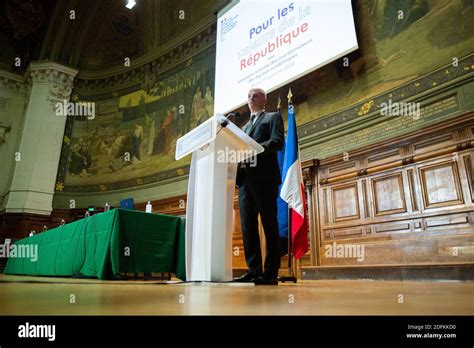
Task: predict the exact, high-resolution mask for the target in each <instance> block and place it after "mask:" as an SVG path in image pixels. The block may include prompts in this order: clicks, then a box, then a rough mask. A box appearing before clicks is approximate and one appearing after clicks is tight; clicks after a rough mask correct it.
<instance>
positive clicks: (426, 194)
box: [419, 159, 464, 210]
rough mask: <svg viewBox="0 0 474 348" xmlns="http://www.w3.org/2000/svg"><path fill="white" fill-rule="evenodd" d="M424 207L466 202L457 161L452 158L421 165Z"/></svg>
mask: <svg viewBox="0 0 474 348" xmlns="http://www.w3.org/2000/svg"><path fill="white" fill-rule="evenodd" d="M419 172H420V178H421V187H422V196H423V204H424V208H425V210H426V209H430V208H436V207H446V206H453V205H460V204H463V203H464V200H463V194H462V192H461V184H460V177H459V170H458V166H457V162H456V161H453V160H452V159H449V160H447V161H446V160H445V161H442V162H437V163H430V164H427V165H424V166H420V167H419Z"/></svg>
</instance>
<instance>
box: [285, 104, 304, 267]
mask: <svg viewBox="0 0 474 348" xmlns="http://www.w3.org/2000/svg"><path fill="white" fill-rule="evenodd" d="M282 182H283V183H282V185H281V190H280V197H281V199H282V200H283V201H284V202H286V204H288V208H289V209H290V212H289V214H291V226H289V228H288V229H289V231H291V242H292V244H291V245H292V248H291V252H292V254H293V255H294V257H295V258H296V259H299V258H300V257H301V256H303V255H304V254H306V252H307V251H308V248H309V246H308V226H309V224H308V216H307V214H306V197H305V193H304V184H303V175H302V171H301V162H300V159H299V149H298V135H297V134H296V120H295V112H294V107H293V105H292V104H289V105H288V135H287V138H286V145H285V157H284V160H283V169H282Z"/></svg>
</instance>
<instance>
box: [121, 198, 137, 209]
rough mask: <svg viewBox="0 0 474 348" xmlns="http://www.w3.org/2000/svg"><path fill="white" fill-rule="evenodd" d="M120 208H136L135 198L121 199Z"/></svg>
mask: <svg viewBox="0 0 474 348" xmlns="http://www.w3.org/2000/svg"><path fill="white" fill-rule="evenodd" d="M120 208H122V209H130V210H134V209H135V202H134V201H133V198H125V199H122V200H121V201H120Z"/></svg>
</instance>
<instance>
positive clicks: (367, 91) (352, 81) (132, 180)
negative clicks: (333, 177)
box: [58, 0, 474, 192]
mask: <svg viewBox="0 0 474 348" xmlns="http://www.w3.org/2000/svg"><path fill="white" fill-rule="evenodd" d="M400 11H402V12H400ZM354 13H355V16H356V27H357V34H358V40H359V46H360V48H359V50H357V51H356V52H353V53H351V54H350V55H348V58H349V61H348V64H344V63H345V62H344V60H343V59H340V60H338V61H336V62H333V63H331V64H328V65H327V66H325V67H323V68H321V69H318V70H317V71H315V72H313V73H311V74H308V75H307V76H305V77H303V78H301V79H299V80H297V81H294V82H292V83H290V85H289V86H285V87H283V88H281V89H280V90H278V91H276V93H272V94H271V95H270V96H269V105H268V106H269V109H274V108H275V106H276V99H277V94H280V95H281V97H282V99H284V96H285V95H286V92H287V90H288V87H291V88H292V91H293V94H294V102H295V105H296V112H297V123H298V125H303V126H302V127H299V130H304V134H301V136H303V135H306V134H308V135H310V134H312V132H313V133H314V132H316V131H317V130H318V129H319V128H321V129H326V127H329V126H331V125H333V124H334V123H335V122H338V123H342V122H346V121H347V120H349V119H350V117H351V116H350V115H352V114H354V115H355V116H354V117H359V116H360V115H361V114H360V113H358V112H357V110H356V109H359V106H358V105H362V104H364V103H365V102H366V101H368V100H371V99H373V98H374V96H378V95H382V94H390V93H391V92H390V91H395V90H397V89H399V88H402V86H405V84H407V83H408V82H409V81H414V86H412V87H410V88H411V90H412V92H413V93H420V92H422V91H424V90H426V89H430V88H434V87H436V82H433V81H434V80H433V79H432V78H430V77H429V76H428V75H429V74H431V73H433V74H434V71H435V70H437V69H439V68H441V67H443V66H445V65H449V64H452V63H453V59H455V58H456V59H459V61H460V62H461V61H463V59H464V60H465V59H466V57H467V56H469V55H470V54H472V53H473V52H474V21H472V18H474V2H473V1H472V0H400V1H396V2H395V1H390V0H364V1H358V2H355V9H354ZM214 49H215V48H209V49H207V50H205V51H204V52H201V53H200V54H199V55H197V56H195V57H193V59H192V60H189V61H188V62H186V63H183V64H181V65H179V66H177V67H175V68H173V69H171V70H170V71H167V72H166V73H163V74H160V75H157V76H150V78H149V80H147V81H143V84H142V86H140V87H139V88H136V89H135V90H130V91H127V93H119V94H120V95H115V94H111V95H110V96H107V97H104V98H102V99H100V100H95V102H96V104H97V117H96V118H95V119H94V120H88V119H86V118H83V119H76V120H74V122H68V124H67V126H66V127H67V130H66V137H65V141H67V142H69V143H68V144H67V146H66V150H64V147H63V156H62V159H61V163H62V164H61V167H60V171H59V175H58V182H60V183H61V185H62V184H64V185H65V187H66V190H69V191H84V192H93V191H98V190H114V189H119V188H125V187H135V186H137V185H142V184H147V183H154V182H158V181H161V180H165V179H170V178H174V177H177V176H181V175H185V174H186V173H187V170H188V169H189V160H190V159H189V158H185V159H183V160H181V161H178V162H177V161H175V160H174V151H175V145H176V140H177V139H178V138H179V137H180V136H181V135H183V134H185V133H186V132H188V131H189V130H191V129H192V128H194V127H195V126H196V125H198V124H199V123H201V122H202V121H203V120H205V119H207V118H208V117H210V116H211V115H212V114H213V110H212V108H213V96H214V60H215V52H214ZM459 69H461V70H462V69H468V70H469V69H470V68H469V67H467V68H466V67H464V68H463V67H462V66H461V65H460V67H459ZM459 69H458V70H459ZM469 71H470V70H469ZM440 73H443V74H448V75H446V76H445V78H446V79H448V80H449V79H455V78H456V76H459V74H460V72H459V71H457V70H456V71H453V69H446V70H445V71H444V70H443V71H441V72H440ZM436 74H438V72H436ZM450 74H451V75H450ZM443 76H444V75H443ZM425 77H426V79H425ZM443 78H444V77H443ZM419 79H424V80H423V81H425V80H426V81H425V82H423V83H418V85H420V84H421V86H418V87H417V83H415V82H416V81H418V80H419ZM432 80H433V81H432ZM440 81H441V80H440ZM426 83H429V85H427V86H425V84H426ZM422 87H423V90H419V88H422ZM404 93H405V92H403V93H402V94H401V95H400V98H404V97H406V95H405V94H404ZM81 97H82V99H83V100H86V101H87V100H88V99H87V97H86V96H79V98H80V99H81ZM389 97H390V96H389ZM352 109H354V110H355V111H354V110H352ZM283 110H284V114H286V105H285V103H284V105H283ZM347 110H349V111H350V112H349V111H348V112H347V115H346V114H343V115H340V116H341V117H336V118H334V120H333V119H329V118H331V117H332V115H333V114H334V113H336V112H337V113H341V112H345V111H347ZM239 111H241V112H246V111H248V110H247V109H246V107H242V108H241V110H239ZM362 114H364V113H362ZM326 116H327V117H326ZM284 118H285V117H284ZM326 119H328V120H326ZM315 122H321V125H319V124H318V125H313V123H315ZM304 124H307V126H308V127H306V125H304ZM310 126H311V127H310ZM319 126H321V127H319ZM68 127H69V128H68ZM318 127H319V128H318ZM306 128H311V129H306ZM68 129H69V130H68ZM68 132H69V133H68ZM124 154H128V155H129V156H130V158H125V157H124Z"/></svg>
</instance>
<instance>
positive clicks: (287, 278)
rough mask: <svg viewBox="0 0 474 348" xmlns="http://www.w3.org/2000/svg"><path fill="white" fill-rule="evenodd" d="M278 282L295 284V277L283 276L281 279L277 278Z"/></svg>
mask: <svg viewBox="0 0 474 348" xmlns="http://www.w3.org/2000/svg"><path fill="white" fill-rule="evenodd" d="M278 281H279V282H282V283H284V282H293V283H295V284H296V277H293V276H283V277H278Z"/></svg>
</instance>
